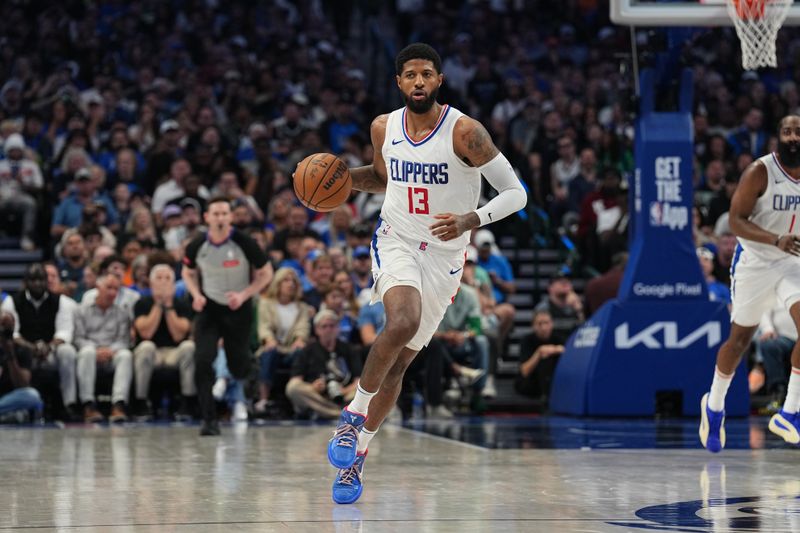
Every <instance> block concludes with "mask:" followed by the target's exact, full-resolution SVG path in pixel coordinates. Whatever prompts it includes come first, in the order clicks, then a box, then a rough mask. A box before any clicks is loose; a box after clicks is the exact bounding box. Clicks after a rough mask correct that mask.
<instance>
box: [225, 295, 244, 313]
mask: <svg viewBox="0 0 800 533" xmlns="http://www.w3.org/2000/svg"><path fill="white" fill-rule="evenodd" d="M225 298H227V299H228V307H230V308H231V310H233V311H236V310H237V309H239V308H240V307H241V306H242V304H243V303H244V300H245V298H244V296H242V293H240V292H234V291H229V292H226V293H225Z"/></svg>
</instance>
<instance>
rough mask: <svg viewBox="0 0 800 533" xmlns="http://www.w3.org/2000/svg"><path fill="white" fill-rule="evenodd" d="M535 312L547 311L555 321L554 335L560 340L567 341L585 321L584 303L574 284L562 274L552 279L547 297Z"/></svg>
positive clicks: (557, 274)
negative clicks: (573, 286)
mask: <svg viewBox="0 0 800 533" xmlns="http://www.w3.org/2000/svg"><path fill="white" fill-rule="evenodd" d="M534 311H547V312H549V313H550V317H551V319H552V321H553V334H554V335H556V336H557V337H558V338H559V339H567V338H569V336H570V335H571V334H572V332H573V331H575V330H576V329H577V328H578V326H580V325H581V324H583V321H584V320H585V317H584V314H583V302H581V298H580V296H578V295H577V293H576V292H575V290H574V289H573V288H572V282H571V281H570V280H569V278H568V277H567V276H566V274H564V273H562V272H556V273H555V274H553V276H552V277H551V278H550V284H549V285H548V287H547V296H545V297H544V298H543V299H542V301H541V302H539V303H538V304H537V305H536V307H535V308H534Z"/></svg>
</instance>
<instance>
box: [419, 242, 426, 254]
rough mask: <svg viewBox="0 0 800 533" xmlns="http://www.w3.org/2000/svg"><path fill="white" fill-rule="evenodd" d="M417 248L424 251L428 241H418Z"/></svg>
mask: <svg viewBox="0 0 800 533" xmlns="http://www.w3.org/2000/svg"><path fill="white" fill-rule="evenodd" d="M419 249H420V250H422V251H423V252H424V251H425V250H427V249H428V243H427V242H425V241H422V242H420V243H419Z"/></svg>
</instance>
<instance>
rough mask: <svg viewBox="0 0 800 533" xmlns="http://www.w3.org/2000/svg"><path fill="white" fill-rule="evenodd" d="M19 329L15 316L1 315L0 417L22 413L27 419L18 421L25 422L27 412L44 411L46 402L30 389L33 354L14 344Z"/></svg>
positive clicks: (5, 313) (3, 313)
mask: <svg viewBox="0 0 800 533" xmlns="http://www.w3.org/2000/svg"><path fill="white" fill-rule="evenodd" d="M15 328H16V324H15V323H14V316H13V315H12V314H11V313H7V312H5V311H2V312H0V417H3V415H9V414H11V413H16V412H20V413H21V414H22V417H23V418H15V419H16V420H20V421H24V420H25V418H24V416H25V413H26V412H27V411H29V410H32V409H33V410H37V411H40V410H41V409H42V398H41V397H40V396H39V392H38V391H37V390H36V389H34V388H33V387H31V386H30V382H31V364H32V359H33V357H32V355H31V353H30V350H28V349H27V348H26V347H25V346H22V345H18V344H16V343H15V342H14V341H13V340H12V337H13V335H14V329H15ZM3 418H5V417H3Z"/></svg>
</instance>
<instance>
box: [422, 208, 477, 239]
mask: <svg viewBox="0 0 800 533" xmlns="http://www.w3.org/2000/svg"><path fill="white" fill-rule="evenodd" d="M433 218H435V219H437V220H438V222H434V223H433V224H431V226H430V230H431V233H433V236H434V237H436V238H438V239H441V240H443V241H451V240H453V239H455V238H458V237H460V236H461V235H462V234H463V233H464V232H465V231H468V230H470V229H472V227H471V226H470V224H469V222H468V220H467V217H466V215H456V214H453V213H439V214H438V215H433Z"/></svg>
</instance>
